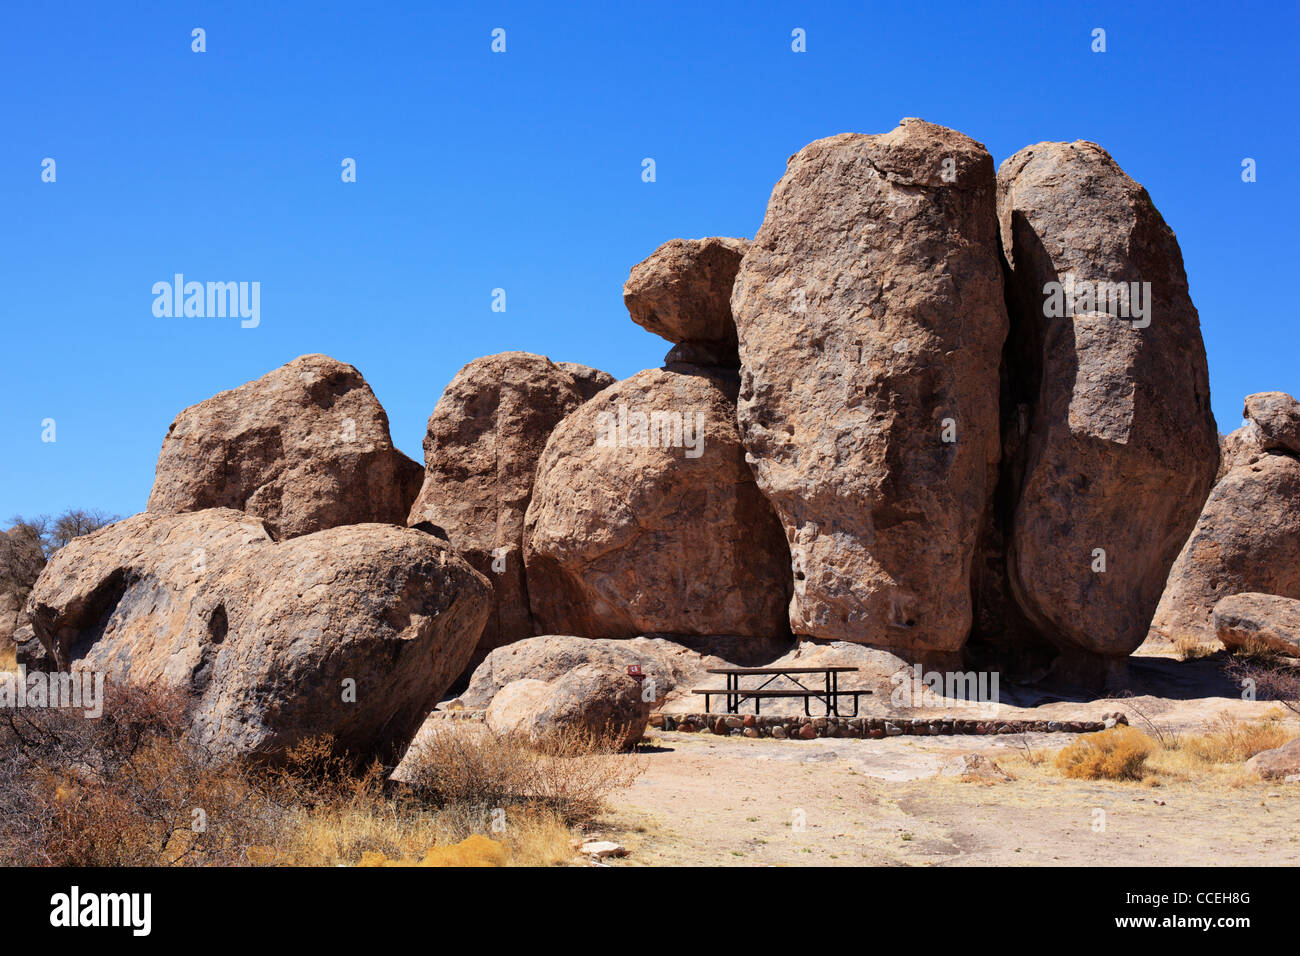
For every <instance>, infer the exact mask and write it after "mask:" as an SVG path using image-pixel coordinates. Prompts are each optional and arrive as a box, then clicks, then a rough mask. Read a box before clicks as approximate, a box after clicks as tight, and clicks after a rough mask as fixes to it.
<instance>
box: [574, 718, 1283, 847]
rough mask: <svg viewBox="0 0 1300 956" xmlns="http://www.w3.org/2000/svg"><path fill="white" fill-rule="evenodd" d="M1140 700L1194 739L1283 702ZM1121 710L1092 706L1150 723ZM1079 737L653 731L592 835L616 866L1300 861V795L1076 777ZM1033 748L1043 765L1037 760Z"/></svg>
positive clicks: (1213, 782) (1236, 781)
mask: <svg viewBox="0 0 1300 956" xmlns="http://www.w3.org/2000/svg"><path fill="white" fill-rule="evenodd" d="M1139 699H1140V700H1142V701H1143V708H1144V711H1145V712H1146V713H1147V714H1148V716H1149V717H1155V719H1156V721H1157V726H1159V727H1160V728H1161V729H1165V730H1168V729H1171V728H1172V729H1177V730H1179V731H1181V732H1188V733H1190V732H1197V731H1200V730H1204V729H1206V728H1207V727H1208V726H1209V724H1210V722H1211V721H1212V720H1213V719H1214V718H1215V717H1216V716H1218V715H1219V714H1222V713H1230V714H1232V715H1233V716H1236V717H1239V718H1241V719H1251V718H1253V717H1258V716H1262V715H1263V714H1264V713H1266V712H1269V711H1272V712H1274V713H1276V712H1277V706H1278V705H1276V704H1264V703H1255V702H1249V703H1248V702H1244V701H1241V700H1239V699H1233V698H1226V697H1225V698H1218V697H1209V698H1196V697H1189V698H1186V699H1181V700H1180V699H1176V698H1175V699H1170V698H1167V697H1160V698H1153V697H1144V698H1139ZM1127 703H1128V704H1129V706H1128V707H1125V702H1124V701H1119V700H1114V701H1110V702H1108V703H1104V704H1103V703H1102V702H1092V703H1091V705H1090V706H1089V707H1088V708H1087V709H1088V710H1091V709H1093V708H1094V707H1098V708H1101V709H1108V710H1110V709H1120V710H1127V711H1128V712H1129V713H1130V718H1131V719H1132V721H1133V724H1134V725H1135V726H1138V727H1141V726H1142V722H1141V720H1139V719H1137V718H1135V717H1134V716H1133V711H1132V704H1133V703H1134V701H1133V700H1132V699H1130V700H1129V701H1128V702H1127ZM1047 706H1048V709H1049V710H1055V709H1057V707H1062V705H1061V704H1057V705H1047ZM1066 706H1068V705H1066ZM1075 706H1077V705H1075ZM1033 709H1037V708H1033ZM1062 709H1065V708H1064V707H1062ZM1070 709H1073V708H1072V707H1071V708H1070ZM1293 729H1294V730H1295V732H1296V733H1297V734H1300V725H1297V726H1295V727H1294V728H1293ZM1073 739H1074V735H1070V734H1030V735H1025V736H1024V737H1007V736H1003V737H974V736H957V737H893V738H886V739H884V740H869V739H868V740H853V739H818V740H810V741H794V740H784V741H782V740H771V739H757V740H752V739H747V738H743V737H718V736H714V735H712V734H707V733H706V734H683V733H664V732H657V733H656V734H655V738H654V746H652V747H650V748H648V750H647V752H646V753H645V754H644V756H643V757H642V758H641V759H642V760H643V761H644V765H645V773H644V774H643V775H642V776H641V777H640V778H639V779H638V780H637V781H636V783H635V784H634V785H633V786H632V787H631V788H630V789H628V790H626V791H623V792H622V793H620V794H617V795H615V796H614V797H613V798H612V799H611V801H610V810H609V812H608V813H607V814H606V815H605V817H604V818H602V819H601V820H600V821H598V825H597V827H596V831H597V832H598V833H599V834H600V838H602V839H614V840H617V841H619V842H622V843H623V844H624V845H625V846H627V847H628V849H629V850H630V854H629V856H627V857H626V858H624V859H623V860H619V861H616V862H615V864H614V865H622V866H628V865H641V866H657V865H713V866H717V865H721V866H769V865H770V866H807V865H845V866H861V865H871V866H894V865H898V866H911V865H920V866H934V865H940V866H953V865H963V864H973V865H1008V864H1010V865H1021V866H1025V865H1028V866H1038V865H1046V866H1051V865H1093V866H1100V865H1132V866H1170V865H1174V866H1176V865H1255V866H1258V865H1265V866H1277V865H1288V864H1290V865H1296V864H1300V784H1285V783H1264V782H1262V781H1258V780H1257V779H1254V778H1250V777H1248V776H1247V775H1246V774H1244V772H1241V771H1233V772H1230V773H1229V772H1225V773H1216V774H1213V775H1210V776H1201V777H1198V776H1196V775H1189V776H1187V777H1186V778H1185V779H1178V777H1177V775H1175V776H1173V777H1167V776H1163V775H1161V776H1160V777H1159V778H1158V779H1159V786H1153V785H1152V784H1151V782H1150V781H1148V782H1146V783H1142V782H1090V781H1079V780H1071V779H1068V778H1066V777H1064V776H1062V775H1061V774H1060V773H1059V772H1058V771H1056V770H1055V769H1054V767H1053V766H1052V760H1051V755H1053V754H1054V752H1055V751H1056V750H1058V749H1059V748H1061V747H1063V746H1065V745H1066V744H1068V743H1069V742H1070V741H1071V740H1073ZM1026 746H1028V747H1029V748H1031V750H1032V751H1034V752H1036V753H1037V754H1039V755H1042V756H1046V757H1047V758H1048V759H1045V760H1041V761H1039V762H1032V761H1031V760H1029V759H1027V757H1026V752H1025V750H1024V748H1025V747H1026ZM972 752H975V753H980V754H983V755H986V756H988V757H992V758H993V759H994V760H996V761H997V763H998V764H999V766H1001V767H1004V768H1005V769H1006V770H1008V771H1010V773H1011V774H1013V775H1014V777H1015V779H1014V780H1011V781H1009V782H999V783H986V782H965V781H963V780H962V779H961V776H960V773H961V770H962V769H964V768H962V767H961V764H962V756H961V755H963V754H967V753H972ZM1211 776H1212V779H1211Z"/></svg>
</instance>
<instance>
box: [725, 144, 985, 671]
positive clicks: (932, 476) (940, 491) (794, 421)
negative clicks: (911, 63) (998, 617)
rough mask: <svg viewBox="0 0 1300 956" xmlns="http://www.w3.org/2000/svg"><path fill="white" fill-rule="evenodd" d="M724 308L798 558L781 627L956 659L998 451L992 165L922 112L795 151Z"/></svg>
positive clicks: (745, 425) (752, 437) (760, 444)
mask: <svg viewBox="0 0 1300 956" xmlns="http://www.w3.org/2000/svg"><path fill="white" fill-rule="evenodd" d="M731 307H732V312H733V314H734V316H735V321H736V327H737V332H738V334H739V342H740V359H741V371H742V387H741V392H740V402H739V407H738V415H739V420H740V424H741V427H742V430H743V434H744V442H745V448H746V450H747V452H748V454H749V458H750V461H751V462H752V464H753V467H754V471H755V476H756V478H757V480H758V484H759V487H760V488H761V489H762V490H763V493H764V494H765V495H766V496H767V498H768V500H770V501H771V502H772V505H773V507H774V508H775V509H776V512H777V514H778V515H779V517H780V519H781V522H782V524H783V525H784V526H785V531H786V535H787V538H788V540H789V542H790V548H791V553H792V556H793V558H794V578H795V580H794V598H793V600H792V602H791V604H790V625H791V627H792V629H793V630H794V632H795V633H796V634H800V635H808V636H811V637H816V638H824V639H833V640H845V641H853V642H858V643H864V644H869V645H873V646H877V647H889V648H897V649H899V650H900V651H906V652H907V653H909V654H912V655H915V656H926V657H930V658H934V657H936V656H937V655H950V654H951V653H952V652H955V651H957V650H958V649H960V648H961V646H962V645H963V643H964V642H965V641H966V638H967V636H968V633H969V631H970V628H971V566H972V560H973V555H974V552H975V547H976V538H977V535H978V533H979V530H980V527H981V525H982V523H983V521H984V518H985V515H986V512H987V510H988V508H989V506H990V499H991V496H992V494H993V488H994V484H995V481H996V468H997V462H998V455H999V446H998V418H997V408H998V365H999V358H1000V355H1001V351H1002V346H1003V342H1004V340H1005V338H1006V334H1007V315H1006V309H1005V305H1004V302H1003V289H1002V270H1001V264H1000V259H999V252H998V237H997V220H996V217H995V214H994V173H993V159H992V157H991V156H990V155H989V153H988V151H987V150H986V149H985V148H984V147H983V146H982V145H980V144H979V143H977V142H975V141H974V140H972V139H970V138H968V137H966V136H963V135H962V134H961V133H957V132H954V131H953V130H949V129H945V128H943V127H941V126H935V125H933V124H930V123H926V122H923V121H921V120H917V119H905V120H903V121H902V123H901V125H899V127H898V128H897V129H895V130H893V131H892V132H890V133H886V134H884V135H880V136H863V135H856V134H843V135H840V136H832V137H830V138H828V139H822V140H818V141H816V142H814V143H812V144H810V145H809V146H806V147H804V149H802V150H800V151H799V153H797V154H796V155H795V156H793V157H792V158H791V159H790V161H789V164H788V166H787V168H786V172H785V175H784V176H783V177H782V178H781V181H780V182H778V183H777V185H776V188H775V189H774V190H773V192H772V197H771V200H770V202H769V203H768V207H767V216H766V218H765V219H764V221H763V226H762V228H761V229H760V230H759V231H758V235H757V236H755V237H754V241H753V244H752V245H751V246H750V249H749V251H748V252H747V253H746V255H745V258H744V260H743V261H742V262H741V266H740V271H739V272H738V274H737V276H736V283H735V288H734V290H733V292H732V298H731Z"/></svg>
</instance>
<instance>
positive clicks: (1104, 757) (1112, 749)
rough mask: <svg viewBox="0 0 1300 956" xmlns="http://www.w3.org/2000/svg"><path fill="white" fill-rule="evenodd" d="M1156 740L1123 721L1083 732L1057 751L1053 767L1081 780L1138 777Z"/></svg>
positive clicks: (1131, 778)
mask: <svg viewBox="0 0 1300 956" xmlns="http://www.w3.org/2000/svg"><path fill="white" fill-rule="evenodd" d="M1155 748H1156V743H1155V741H1154V740H1152V739H1151V738H1150V737H1148V736H1147V735H1146V734H1144V733H1142V731H1140V730H1136V729H1135V728H1133V727H1129V726H1127V725H1126V724H1119V725H1118V726H1115V727H1111V728H1110V729H1109V730H1103V731H1100V732H1098V733H1095V734H1084V735H1083V736H1082V737H1079V738H1078V739H1077V740H1075V741H1074V743H1072V744H1070V745H1069V746H1067V747H1065V748H1064V749H1062V750H1061V752H1060V753H1059V754H1057V755H1056V767H1057V769H1058V770H1060V771H1062V772H1063V773H1064V774H1065V775H1066V776H1067V777H1074V778H1076V779H1080V780H1140V779H1142V775H1143V771H1144V770H1145V768H1146V760H1147V757H1149V756H1150V755H1151V753H1152V751H1153V750H1155Z"/></svg>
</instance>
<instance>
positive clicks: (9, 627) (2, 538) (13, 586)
mask: <svg viewBox="0 0 1300 956" xmlns="http://www.w3.org/2000/svg"><path fill="white" fill-rule="evenodd" d="M43 567H45V552H44V551H43V550H42V549H41V539H40V536H39V535H38V534H37V533H36V531H35V530H34V529H32V528H30V527H29V526H27V525H23V524H18V525H14V526H13V527H12V528H10V529H9V530H8V531H0V651H3V650H5V649H6V648H10V647H13V646H14V644H15V639H14V634H15V632H16V631H17V630H18V629H19V628H21V627H22V626H23V625H24V624H26V623H27V617H26V615H25V614H24V613H23V605H24V604H25V603H26V601H27V595H28V593H29V592H30V591H31V589H32V585H33V584H34V583H36V578H37V576H38V575H40V573H41V568H43Z"/></svg>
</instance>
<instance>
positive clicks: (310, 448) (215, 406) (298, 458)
mask: <svg viewBox="0 0 1300 956" xmlns="http://www.w3.org/2000/svg"><path fill="white" fill-rule="evenodd" d="M422 476H423V470H422V469H421V468H420V466H419V465H418V464H416V463H415V462H413V461H411V459H409V458H407V457H406V456H405V455H403V454H402V453H401V452H400V451H398V450H397V449H396V448H394V447H393V443H392V440H391V438H390V437H389V433H388V416H387V415H386V414H385V413H384V409H383V407H382V406H380V404H379V402H378V400H377V399H376V398H375V395H374V393H373V392H372V391H371V390H370V386H369V385H367V384H366V381H365V379H363V378H362V377H361V373H360V372H358V371H357V370H356V369H355V368H353V367H352V366H351V365H344V364H343V363H342V362H337V361H335V360H334V359H332V358H330V357H329V356H326V355H304V356H302V357H301V358H297V359H294V360H293V361H292V362H290V363H289V364H288V365H284V366H281V367H280V368H278V369H276V370H275V371H273V372H270V373H268V374H266V375H263V376H262V377H261V378H259V379H257V380H256V381H252V382H247V383H245V384H244V385H241V386H239V387H238V388H236V389H232V390H231V391H226V392H219V393H218V394H216V395H214V396H213V397H212V398H209V399H208V400H206V401H203V402H200V403H199V404H197V405H192V406H190V407H189V408H187V409H185V410H184V411H183V412H181V413H180V414H179V415H177V416H176V420H175V421H173V422H172V424H171V427H170V428H169V429H168V430H167V437H166V438H164V439H163V445H162V452H161V453H160V454H159V456H158V469H157V473H156V476H155V478H154V485H153V491H152V492H150V494H149V506H148V510H149V511H151V512H156V513H169V512H183V511H199V510H201V509H204V508H235V509H237V510H240V511H245V512H247V513H248V514H250V515H254V516H255V517H258V518H261V519H262V520H263V521H265V522H266V527H267V529H268V530H269V531H270V532H271V534H272V535H273V536H275V537H276V538H289V537H294V536H295V535H301V534H310V533H311V532H313V531H320V530H321V529H323V528H333V527H336V526H338V525H346V524H360V523H363V522H368V521H378V522H384V523H388V524H405V523H406V516H407V513H408V512H409V510H410V507H411V502H412V501H413V500H414V498H415V495H416V492H417V491H418V490H419V487H420V481H421V479H422Z"/></svg>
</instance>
